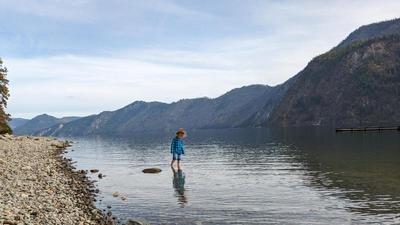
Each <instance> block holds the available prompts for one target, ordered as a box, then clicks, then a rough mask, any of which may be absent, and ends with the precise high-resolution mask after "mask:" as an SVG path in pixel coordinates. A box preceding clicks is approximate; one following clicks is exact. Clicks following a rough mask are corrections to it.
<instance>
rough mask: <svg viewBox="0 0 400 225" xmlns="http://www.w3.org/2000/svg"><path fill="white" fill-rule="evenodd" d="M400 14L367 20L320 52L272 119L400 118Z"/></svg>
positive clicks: (327, 122)
mask: <svg viewBox="0 0 400 225" xmlns="http://www.w3.org/2000/svg"><path fill="white" fill-rule="evenodd" d="M399 108H400V20H399V19H397V20H392V21H386V22H382V23H376V24H372V25H368V26H363V27H361V28H359V29H357V30H356V31H354V32H353V33H351V34H350V35H349V36H348V38H347V39H345V40H344V41H343V42H342V43H341V44H339V45H338V46H337V47H336V48H334V49H332V50H331V51H329V52H327V53H325V54H322V55H320V56H318V57H316V58H314V59H313V60H312V61H311V62H310V63H309V64H308V65H307V66H306V67H305V68H304V69H303V70H302V71H301V72H300V73H299V74H297V75H296V80H295V82H293V84H292V85H291V86H290V88H288V90H287V92H286V93H285V95H284V96H283V98H282V101H281V102H280V103H279V104H278V106H277V107H276V108H275V109H274V110H273V112H272V115H271V116H270V118H269V122H270V123H272V124H277V125H281V126H308V125H313V126H316V125H318V126H364V125H398V124H399V123H400V111H399V110H398V109H399Z"/></svg>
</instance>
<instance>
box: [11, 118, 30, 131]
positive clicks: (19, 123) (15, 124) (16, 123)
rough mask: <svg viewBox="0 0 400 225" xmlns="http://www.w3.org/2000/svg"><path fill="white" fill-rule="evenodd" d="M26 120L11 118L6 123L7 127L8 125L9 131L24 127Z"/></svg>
mask: <svg viewBox="0 0 400 225" xmlns="http://www.w3.org/2000/svg"><path fill="white" fill-rule="evenodd" d="M28 121H29V120H28V119H23V118H11V120H10V121H9V122H8V125H10V127H11V129H13V130H14V129H15V128H17V127H19V126H22V125H24V124H25V123H26V122H28Z"/></svg>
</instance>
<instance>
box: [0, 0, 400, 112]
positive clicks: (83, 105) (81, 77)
mask: <svg viewBox="0 0 400 225" xmlns="http://www.w3.org/2000/svg"><path fill="white" fill-rule="evenodd" d="M246 3H247V4H245V3H244V2H242V1H217V2H215V1H205V2H204V1H202V2H198V1H162V2H161V1H128V0H123V1H118V2H109V1H93V0H75V1H49V0H44V1H28V0H20V1H18V0H17V1H1V2H0V12H1V15H0V17H1V19H2V21H3V23H2V25H1V26H2V29H1V31H2V32H1V33H0V40H1V41H0V51H1V52H2V55H0V57H2V59H3V61H4V64H5V66H7V67H8V69H9V74H8V78H9V80H10V91H11V98H10V101H9V107H8V112H9V113H11V114H12V116H13V117H14V118H17V117H23V118H32V117H34V116H36V115H38V114H43V113H47V114H49V115H53V116H57V117H62V116H85V115H90V114H96V113H99V112H101V111H107V110H115V109H118V108H120V107H123V106H125V105H128V104H130V103H132V102H134V101H138V100H143V101H161V102H166V103H170V102H173V101H177V100H179V99H183V98H186V99H187V98H196V97H204V96H207V97H210V98H215V97H217V96H220V95H222V94H224V93H225V92H227V91H229V90H231V89H234V88H238V87H242V86H247V85H252V84H263V85H271V86H274V85H277V84H280V83H282V82H284V81H286V80H287V79H289V78H290V77H292V76H294V75H295V74H296V73H297V72H299V71H300V70H301V69H303V68H304V67H305V66H306V65H307V63H308V62H309V61H310V60H311V59H312V58H313V57H315V56H317V55H319V54H322V53H324V52H326V51H328V50H329V49H331V48H332V47H334V46H336V45H337V44H339V43H340V41H342V40H343V39H344V38H345V37H346V36H347V35H348V34H350V32H352V31H354V30H355V29H357V28H358V27H360V26H362V25H366V24H370V23H374V22H380V21H384V20H389V19H394V18H396V17H398V12H399V11H400V2H398V1H385V4H381V2H380V1H376V0H375V1H372V0H371V1H360V0H359V1H351V2H348V1H329V2H321V1H307V2H293V1H279V2H277V1H257V0H254V1H248V2H246Z"/></svg>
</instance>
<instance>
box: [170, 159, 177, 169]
mask: <svg viewBox="0 0 400 225" xmlns="http://www.w3.org/2000/svg"><path fill="white" fill-rule="evenodd" d="M175 161H176V160H172V161H171V168H174V163H175Z"/></svg>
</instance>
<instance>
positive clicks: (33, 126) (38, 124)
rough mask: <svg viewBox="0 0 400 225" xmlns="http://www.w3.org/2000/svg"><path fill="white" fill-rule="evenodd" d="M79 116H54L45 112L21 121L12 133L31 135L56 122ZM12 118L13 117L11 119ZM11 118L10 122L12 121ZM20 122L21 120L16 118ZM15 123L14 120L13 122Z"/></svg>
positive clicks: (59, 122)
mask: <svg viewBox="0 0 400 225" xmlns="http://www.w3.org/2000/svg"><path fill="white" fill-rule="evenodd" d="M78 118H79V117H63V118H56V117H54V116H50V115H47V114H42V115H39V116H36V117H35V118H33V119H31V120H27V121H22V123H23V124H22V125H20V126H16V127H15V129H14V133H15V134H18V135H32V134H35V133H36V132H38V131H39V130H42V129H45V128H48V127H51V126H54V125H56V124H64V123H68V122H71V121H73V120H76V119H78ZM13 120H14V119H13ZM13 120H11V122H12V121H13ZM18 121H20V122H21V120H18ZM14 123H15V122H14Z"/></svg>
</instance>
